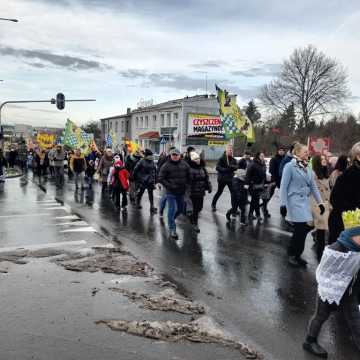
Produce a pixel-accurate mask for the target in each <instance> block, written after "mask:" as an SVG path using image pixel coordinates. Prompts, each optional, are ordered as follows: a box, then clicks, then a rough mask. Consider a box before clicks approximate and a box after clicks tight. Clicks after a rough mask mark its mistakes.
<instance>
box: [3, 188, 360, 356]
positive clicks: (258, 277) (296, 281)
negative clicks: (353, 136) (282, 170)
mask: <svg viewBox="0 0 360 360" xmlns="http://www.w3.org/2000/svg"><path fill="white" fill-rule="evenodd" d="M214 185H215V181H214ZM44 187H45V188H46V190H47V194H48V195H51V196H54V197H56V198H57V199H58V200H61V201H63V202H64V204H65V206H69V207H71V209H72V211H73V212H75V213H76V214H78V215H79V216H80V217H81V218H83V219H84V220H85V221H87V223H89V224H90V225H91V226H93V227H94V228H96V229H98V230H99V231H100V232H102V233H103V234H104V235H106V236H107V237H109V238H110V239H111V240H114V241H118V242H121V243H123V244H124V245H126V246H127V247H128V248H129V249H130V250H131V251H133V252H134V253H135V254H136V255H138V256H139V257H142V258H143V259H144V260H146V261H147V262H149V263H150V264H152V265H153V266H154V267H155V268H156V269H157V270H158V271H159V272H165V273H167V274H168V275H169V276H170V277H171V278H173V279H175V280H176V281H178V282H179V283H180V284H182V285H183V286H184V288H185V290H186V291H188V292H189V293H190V294H191V295H192V296H193V297H194V298H196V299H199V300H202V301H204V302H206V303H207V304H208V305H210V307H211V309H212V311H213V315H214V316H215V318H216V319H217V320H219V321H221V322H222V323H223V324H224V325H225V326H226V327H227V328H228V329H230V330H231V331H232V332H233V333H234V334H236V335H239V336H241V337H242V338H243V339H244V338H245V339H248V341H249V342H250V343H252V344H256V345H257V347H258V349H259V350H260V351H261V352H263V353H264V354H266V355H267V357H266V358H273V359H279V360H280V359H281V360H282V359H299V360H300V359H313V357H312V356H310V355H308V354H306V353H304V352H303V350H302V348H301V344H302V341H303V339H304V336H305V333H306V326H307V323H308V319H309V318H310V316H311V314H312V312H313V304H314V299H315V295H316V287H315V285H316V284H315V276H314V272H315V269H316V265H317V262H316V259H315V255H314V253H313V251H312V249H311V242H312V240H311V237H310V236H309V237H308V240H307V248H306V251H305V258H306V259H307V260H308V261H309V266H308V268H307V269H306V270H301V269H291V268H289V267H288V265H287V263H286V244H287V242H288V241H289V237H290V233H289V232H288V229H287V228H286V226H285V225H284V224H283V223H282V220H281V218H280V216H279V215H278V203H277V199H276V197H274V198H273V199H272V201H271V203H270V211H271V213H272V218H271V219H270V220H269V221H267V222H265V223H264V224H257V223H256V222H254V223H253V224H252V225H251V226H249V227H247V228H245V229H241V228H240V227H239V225H238V224H236V226H235V227H233V228H231V227H230V228H229V227H228V226H227V225H226V220H225V213H226V210H227V209H228V207H229V203H230V198H229V193H228V192H227V191H225V192H224V194H223V196H222V197H221V198H220V200H219V202H218V211H217V212H216V213H212V212H211V211H210V201H211V199H212V196H213V194H211V195H207V196H206V200H205V204H204V210H203V212H202V214H201V219H200V221H199V226H200V229H201V233H200V234H199V235H198V236H197V237H194V236H193V234H192V232H191V228H190V226H189V225H188V223H187V221H186V219H179V220H178V233H179V235H180V240H179V241H177V242H174V241H171V240H169V239H168V237H167V230H166V226H164V225H163V224H162V223H161V222H160V220H159V217H158V216H157V215H154V216H151V215H150V213H149V204H148V202H147V200H146V194H145V197H144V199H143V209H142V210H135V209H133V208H132V206H129V211H128V215H127V216H122V214H119V213H117V212H116V211H115V210H114V208H113V206H112V204H111V202H110V201H109V200H108V199H107V198H106V197H105V198H102V197H101V196H100V194H99V191H98V190H99V189H98V188H95V191H94V192H90V191H88V190H86V191H84V192H75V191H74V185H73V184H72V183H71V182H70V183H67V184H66V186H65V189H64V190H63V191H60V192H59V191H56V190H55V188H54V186H53V184H52V183H51V182H50V181H49V182H47V183H46V184H45V185H44ZM214 188H216V186H214ZM22 191H26V190H22ZM15 201H16V199H15ZM24 206H26V204H24ZM165 222H166V220H165ZM10 230H11V229H9V231H10ZM39 237H40V239H41V231H40V232H39ZM21 241H23V239H21ZM44 241H45V240H44ZM16 242H20V240H19V239H11V241H9V243H8V244H7V246H11V245H14V244H15V243H16ZM15 245H16V244H15ZM319 342H320V343H321V344H322V345H323V346H324V347H325V348H326V349H327V350H328V351H329V355H330V357H329V358H330V359H337V360H355V359H359V354H358V352H357V351H356V349H355V348H354V346H353V345H352V343H351V341H350V339H349V332H348V330H347V328H346V326H344V321H343V318H342V316H341V314H338V315H335V316H333V317H332V318H331V320H330V321H329V322H328V323H327V324H326V325H325V326H324V328H323V331H322V335H321V337H320V339H319Z"/></svg>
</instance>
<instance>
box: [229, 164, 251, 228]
mask: <svg viewBox="0 0 360 360" xmlns="http://www.w3.org/2000/svg"><path fill="white" fill-rule="evenodd" d="M248 187H249V186H248V185H247V184H246V162H239V169H237V170H236V171H235V174H234V177H233V179H232V190H233V191H232V193H231V205H232V207H231V209H230V210H228V211H227V213H226V219H227V221H228V222H230V221H231V218H235V217H236V214H237V211H238V209H239V210H240V225H243V226H246V225H247V223H246V215H245V211H246V204H247V200H248V191H247V189H248Z"/></svg>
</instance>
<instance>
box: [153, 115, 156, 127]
mask: <svg viewBox="0 0 360 360" xmlns="http://www.w3.org/2000/svg"><path fill="white" fill-rule="evenodd" d="M152 121H153V128H154V129H155V128H156V127H157V126H156V115H153V117H152Z"/></svg>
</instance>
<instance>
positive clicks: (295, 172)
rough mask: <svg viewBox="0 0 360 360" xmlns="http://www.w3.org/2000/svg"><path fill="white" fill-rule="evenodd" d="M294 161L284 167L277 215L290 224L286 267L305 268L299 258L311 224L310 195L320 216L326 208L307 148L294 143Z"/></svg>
mask: <svg viewBox="0 0 360 360" xmlns="http://www.w3.org/2000/svg"><path fill="white" fill-rule="evenodd" d="M293 154H294V158H293V159H292V160H291V161H290V162H289V163H287V164H286V165H285V167H284V171H283V176H282V178H281V185H280V213H281V215H282V216H284V217H286V220H288V221H289V222H291V223H293V225H294V232H293V236H292V238H291V241H290V245H289V248H288V256H289V264H290V265H292V266H294V267H301V266H306V264H307V261H305V260H304V259H302V258H301V254H302V253H303V251H304V247H305V239H306V235H307V233H308V232H309V231H310V230H311V229H312V226H310V225H309V223H312V222H313V216H312V211H311V203H310V195H313V197H314V199H315V201H316V203H317V205H318V207H319V210H320V214H323V213H324V211H325V207H324V205H323V204H322V200H321V196H320V193H319V190H318V188H317V186H316V182H315V179H314V173H313V171H312V170H311V169H310V168H308V166H307V165H308V158H309V153H308V149H307V146H305V145H303V144H296V145H295V147H294V151H293Z"/></svg>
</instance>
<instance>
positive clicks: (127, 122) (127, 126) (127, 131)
mask: <svg viewBox="0 0 360 360" xmlns="http://www.w3.org/2000/svg"><path fill="white" fill-rule="evenodd" d="M125 130H126V133H127V134H128V133H129V120H126V129H125Z"/></svg>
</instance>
